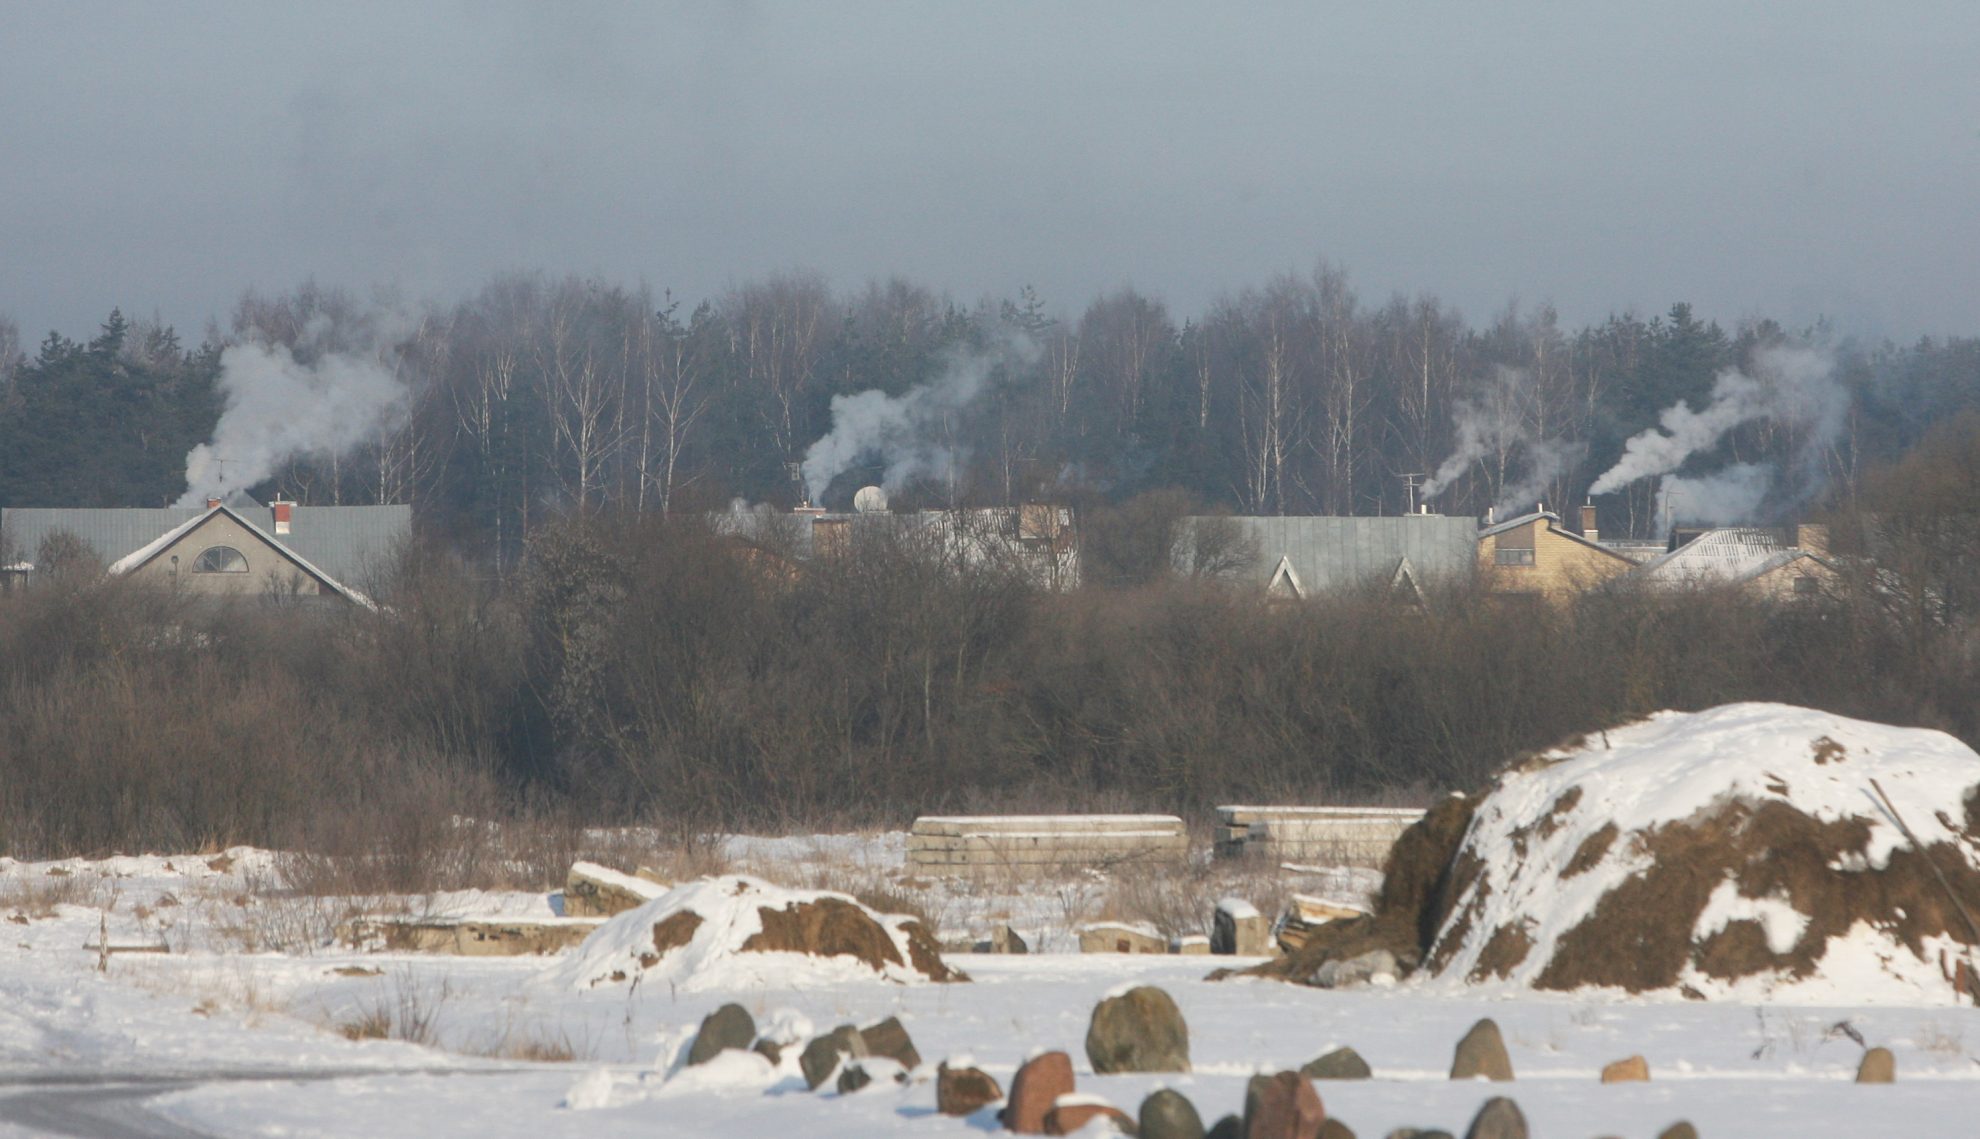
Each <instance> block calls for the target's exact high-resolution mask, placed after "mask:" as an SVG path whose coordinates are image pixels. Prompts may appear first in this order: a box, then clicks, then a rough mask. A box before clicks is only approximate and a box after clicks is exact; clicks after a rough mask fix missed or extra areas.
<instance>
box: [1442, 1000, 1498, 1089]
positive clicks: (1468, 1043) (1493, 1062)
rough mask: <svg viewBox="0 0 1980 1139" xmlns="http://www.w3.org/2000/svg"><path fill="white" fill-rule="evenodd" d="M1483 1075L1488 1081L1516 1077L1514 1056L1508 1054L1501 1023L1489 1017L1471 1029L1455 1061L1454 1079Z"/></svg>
mask: <svg viewBox="0 0 1980 1139" xmlns="http://www.w3.org/2000/svg"><path fill="white" fill-rule="evenodd" d="M1480 1076H1483V1077H1485V1078H1486V1079H1488V1080H1510V1079H1512V1078H1513V1069H1512V1057H1510V1056H1508V1055H1506V1042H1505V1039H1504V1038H1503V1037H1501V1036H1500V1035H1499V1025H1498V1022H1497V1021H1495V1020H1493V1019H1492V1018H1491V1017H1489V1016H1488V1017H1486V1018H1485V1019H1484V1020H1481V1021H1479V1022H1478V1023H1477V1024H1474V1025H1472V1026H1471V1031H1470V1032H1467V1033H1465V1034H1464V1039H1462V1040H1460V1041H1458V1045H1457V1052H1456V1054H1455V1055H1454V1056H1452V1058H1451V1079H1453V1080H1475V1079H1477V1078H1478V1077H1480Z"/></svg>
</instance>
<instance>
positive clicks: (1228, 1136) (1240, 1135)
mask: <svg viewBox="0 0 1980 1139" xmlns="http://www.w3.org/2000/svg"><path fill="white" fill-rule="evenodd" d="M1203 1139H1244V1120H1242V1119H1239V1118H1238V1117H1237V1116H1235V1115H1226V1116H1225V1117H1224V1118H1222V1119H1219V1120H1218V1121H1217V1122H1216V1123H1215V1124H1214V1125H1213V1126H1212V1127H1211V1128H1210V1133H1209V1134H1208V1135H1205V1136H1204V1137H1203Z"/></svg>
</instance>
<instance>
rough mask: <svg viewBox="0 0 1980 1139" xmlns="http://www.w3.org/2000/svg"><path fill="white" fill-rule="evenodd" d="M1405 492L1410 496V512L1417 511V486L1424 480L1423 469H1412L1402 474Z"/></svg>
mask: <svg viewBox="0 0 1980 1139" xmlns="http://www.w3.org/2000/svg"><path fill="white" fill-rule="evenodd" d="M1402 481H1403V493H1404V494H1406V495H1408V496H1409V511H1408V512H1409V513H1411V514H1414V513H1416V488H1417V486H1418V485H1419V484H1421V483H1422V482H1423V472H1422V471H1410V472H1408V473H1406V474H1404V475H1403V476H1402Z"/></svg>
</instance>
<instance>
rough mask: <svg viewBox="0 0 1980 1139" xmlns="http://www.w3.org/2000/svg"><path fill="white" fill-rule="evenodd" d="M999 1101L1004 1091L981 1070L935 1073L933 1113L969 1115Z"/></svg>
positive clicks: (942, 1067) (938, 1070)
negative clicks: (934, 1111)
mask: <svg viewBox="0 0 1980 1139" xmlns="http://www.w3.org/2000/svg"><path fill="white" fill-rule="evenodd" d="M1003 1098H1004V1089H1003V1088H1002V1087H999V1086H998V1084H997V1081H996V1079H995V1078H993V1077H992V1076H991V1075H990V1073H988V1072H985V1071H984V1070H983V1069H981V1068H951V1067H949V1066H948V1065H947V1064H946V1063H945V1064H942V1065H940V1066H938V1067H937V1068H936V1069H935V1110H937V1111H939V1112H941V1113H942V1114H943V1115H973V1114H975V1113H976V1111H977V1109H979V1108H982V1107H985V1106H987V1105H989V1104H993V1103H996V1102H997V1101H998V1100H1000V1099H1003Z"/></svg>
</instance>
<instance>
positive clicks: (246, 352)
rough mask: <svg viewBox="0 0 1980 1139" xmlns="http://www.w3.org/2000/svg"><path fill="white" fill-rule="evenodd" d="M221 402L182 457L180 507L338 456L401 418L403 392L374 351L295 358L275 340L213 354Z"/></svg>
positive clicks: (403, 417)
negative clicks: (205, 438) (288, 467)
mask: <svg viewBox="0 0 1980 1139" xmlns="http://www.w3.org/2000/svg"><path fill="white" fill-rule="evenodd" d="M220 390H221V392H222V393H223V395H224V396H225V399H226V406H225V409H224V410H223V411H222V412H221V415H220V422H219V424H218V425H217V426H216V427H215V428H214V429H213V439H212V441H211V442H208V443H201V444H200V445H199V446H197V447H194V448H193V449H192V451H191V453H189V454H188V455H187V456H186V493H185V495H184V497H182V498H180V499H179V502H178V505H180V506H198V505H200V504H202V503H203V502H205V501H206V499H207V498H208V497H214V498H226V497H227V496H228V495H229V494H230V493H232V492H234V491H237V490H246V489H247V488H248V487H251V486H253V485H255V484H256V483H259V482H262V481H264V480H266V479H267V478H268V477H269V476H271V475H273V474H274V473H275V472H276V470H277V469H278V468H280V466H281V465H282V464H283V463H285V462H287V461H288V460H290V459H292V458H296V457H298V456H306V455H324V456H329V455H341V454H344V453H346V452H348V451H350V450H352V449H353V448H355V447H357V446H359V445H361V444H363V443H367V442H370V441H372V440H375V439H380V438H383V437H385V436H387V435H389V434H391V433H392V432H394V431H396V430H398V429H399V428H400V427H401V426H403V425H404V423H405V420H406V415H407V411H408V405H409V397H410V392H409V390H408V388H407V387H406V385H405V384H403V383H401V382H400V381H399V379H398V377H397V376H395V375H394V374H393V372H392V369H391V368H389V367H387V366H386V365H385V364H384V363H382V362H381V361H380V360H379V359H378V358H377V355H376V354H375V353H357V352H330V353H326V354H324V355H322V356H320V357H318V358H317V359H315V360H314V361H313V362H311V363H307V364H305V363H302V362H300V361H298V360H297V359H296V358H295V356H294V354H293V353H291V352H290V350H289V349H288V348H287V347H286V346H285V345H281V344H274V345H267V344H259V343H248V344H236V345H234V346H232V347H230V348H228V349H226V350H225V351H223V352H222V353H221V354H220Z"/></svg>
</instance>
